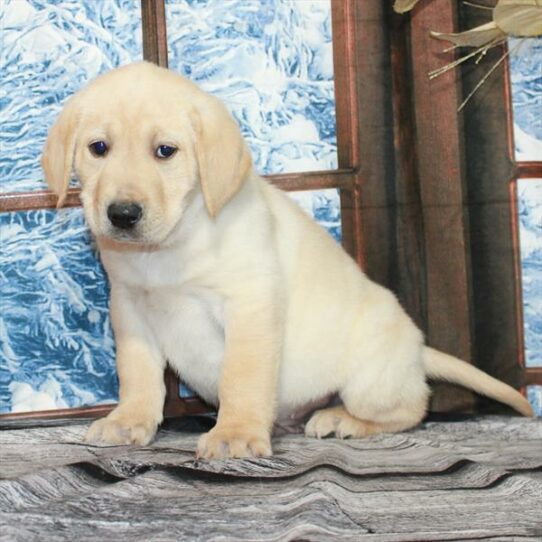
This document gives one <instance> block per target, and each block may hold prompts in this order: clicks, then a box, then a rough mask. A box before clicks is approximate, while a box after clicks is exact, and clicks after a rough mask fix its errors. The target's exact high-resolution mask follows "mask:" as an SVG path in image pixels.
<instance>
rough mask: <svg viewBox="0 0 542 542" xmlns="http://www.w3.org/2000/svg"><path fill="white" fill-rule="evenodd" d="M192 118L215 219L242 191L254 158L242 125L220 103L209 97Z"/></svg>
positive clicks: (203, 181)
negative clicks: (238, 124) (245, 138)
mask: <svg viewBox="0 0 542 542" xmlns="http://www.w3.org/2000/svg"><path fill="white" fill-rule="evenodd" d="M191 118H192V122H193V124H194V129H195V132H196V158H197V161H198V167H199V175H200V182H201V188H202V191H203V197H204V199H205V206H206V207H207V211H208V213H209V215H211V216H212V217H213V218H215V217H216V216H217V215H218V213H219V212H220V211H221V209H222V207H224V205H226V203H228V201H229V200H230V199H231V198H232V197H233V196H235V194H237V192H238V191H239V190H240V188H241V186H242V185H243V182H244V181H245V179H246V178H247V177H248V175H249V174H250V171H251V169H252V159H251V156H250V151H249V150H248V147H247V145H246V143H245V141H244V139H243V137H242V135H241V131H240V130H239V126H237V123H236V122H235V120H234V119H233V117H232V116H231V114H230V113H229V111H228V110H227V109H226V107H225V106H224V105H223V104H222V103H221V102H220V101H219V100H217V99H216V98H214V97H211V96H206V98H205V100H203V103H202V105H201V106H200V107H199V108H198V109H197V110H196V111H194V112H193V113H192V114H191Z"/></svg>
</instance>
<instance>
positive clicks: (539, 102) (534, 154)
mask: <svg viewBox="0 0 542 542" xmlns="http://www.w3.org/2000/svg"><path fill="white" fill-rule="evenodd" d="M508 49H509V51H510V79H511V86H512V104H513V111H514V142H515V149H516V159H517V160H518V161H531V160H533V161H539V162H540V161H542V37H539V38H523V39H520V38H510V40H509V44H508Z"/></svg>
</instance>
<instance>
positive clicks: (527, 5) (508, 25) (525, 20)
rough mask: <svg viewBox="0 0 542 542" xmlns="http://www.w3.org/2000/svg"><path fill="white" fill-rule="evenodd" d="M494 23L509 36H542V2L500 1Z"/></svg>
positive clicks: (494, 13)
mask: <svg viewBox="0 0 542 542" xmlns="http://www.w3.org/2000/svg"><path fill="white" fill-rule="evenodd" d="M493 21H494V22H495V24H496V25H497V26H498V27H499V28H500V29H501V30H502V31H503V32H505V33H506V34H508V35H509V36H520V37H530V36H540V35H542V0H500V1H499V2H498V3H497V5H496V6H495V9H494V10H493Z"/></svg>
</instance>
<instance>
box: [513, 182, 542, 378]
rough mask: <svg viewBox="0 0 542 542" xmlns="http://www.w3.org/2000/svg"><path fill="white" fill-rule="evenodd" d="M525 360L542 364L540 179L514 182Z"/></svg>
mask: <svg viewBox="0 0 542 542" xmlns="http://www.w3.org/2000/svg"><path fill="white" fill-rule="evenodd" d="M517 197H518V215H519V225H520V228H519V242H520V255H521V271H522V273H521V275H522V276H521V281H522V288H523V320H524V332H525V363H526V365H527V367H542V179H519V180H518V184H517Z"/></svg>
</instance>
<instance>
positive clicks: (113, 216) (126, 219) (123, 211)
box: [107, 201, 143, 230]
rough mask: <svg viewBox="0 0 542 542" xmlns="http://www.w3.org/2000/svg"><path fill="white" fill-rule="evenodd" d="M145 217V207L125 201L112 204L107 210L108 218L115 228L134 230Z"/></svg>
mask: <svg viewBox="0 0 542 542" xmlns="http://www.w3.org/2000/svg"><path fill="white" fill-rule="evenodd" d="M142 216H143V207H141V205H139V204H138V203H134V202H130V201H124V202H118V203H112V204H111V205H109V207H108V208H107V218H109V221H110V222H111V224H113V226H115V228H120V229H121V230H130V229H132V228H133V227H134V226H135V225H136V224H137V223H138V222H139V221H140V220H141V217H142Z"/></svg>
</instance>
